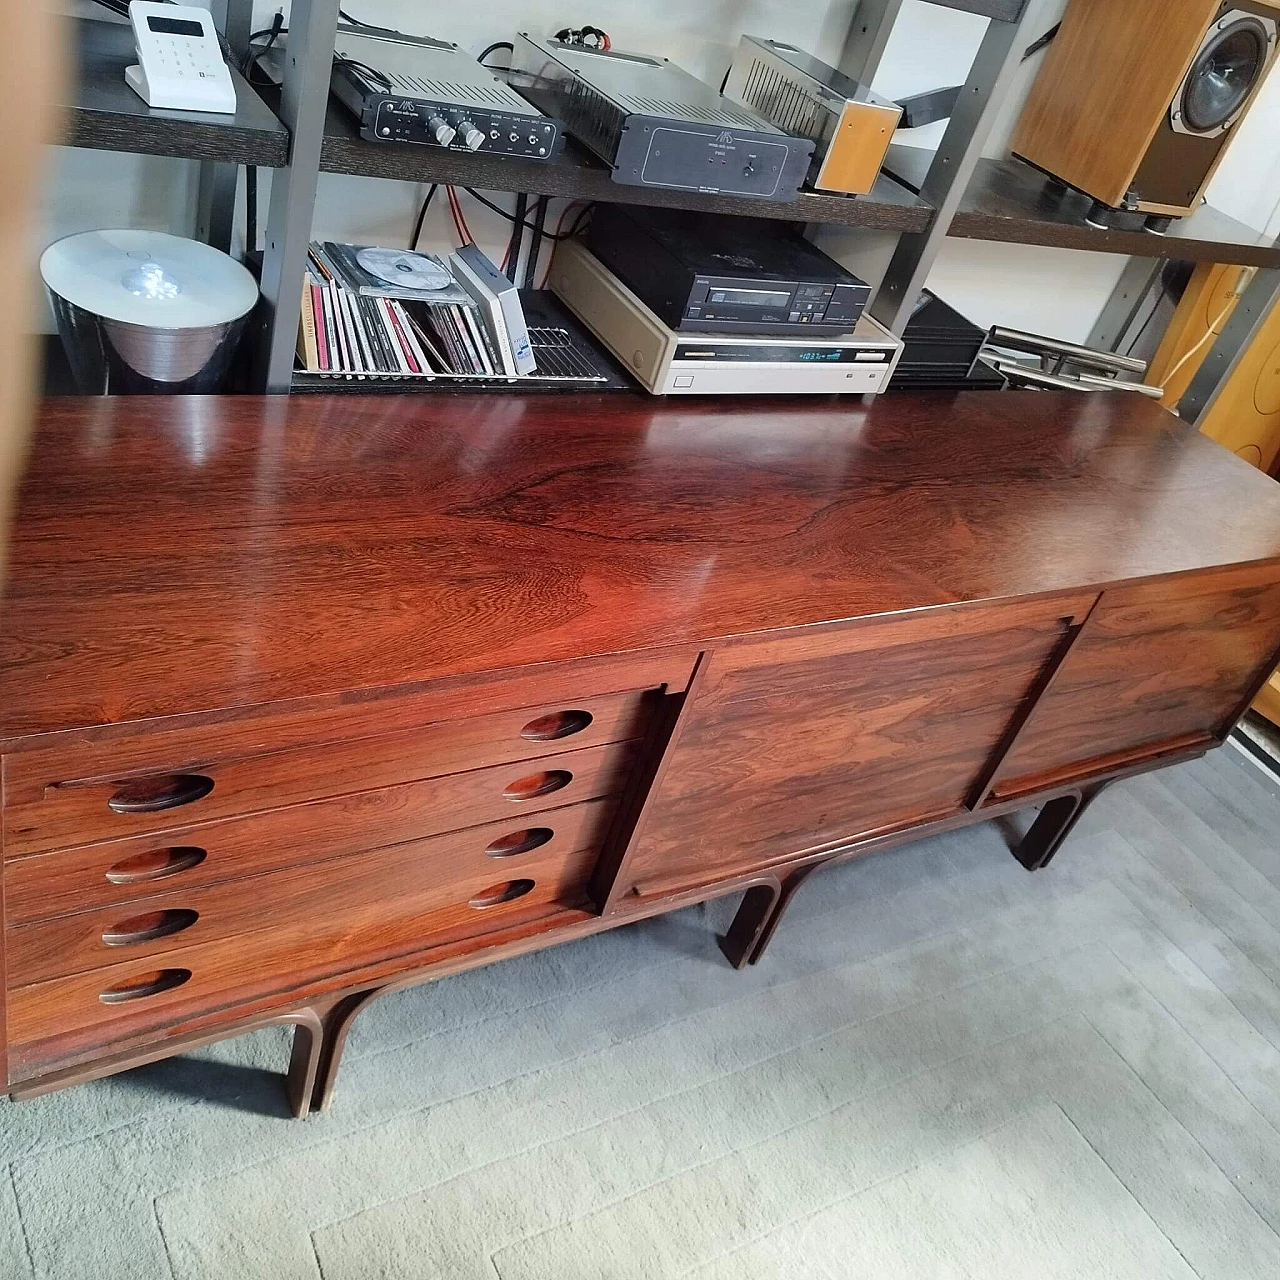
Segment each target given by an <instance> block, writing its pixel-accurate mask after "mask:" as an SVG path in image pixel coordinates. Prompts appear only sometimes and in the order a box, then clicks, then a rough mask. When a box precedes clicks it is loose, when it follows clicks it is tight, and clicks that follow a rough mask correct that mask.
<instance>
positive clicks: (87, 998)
mask: <svg viewBox="0 0 1280 1280" xmlns="http://www.w3.org/2000/svg"><path fill="white" fill-rule="evenodd" d="M594 858H595V853H594V851H592V850H583V851H580V852H578V853H576V854H574V855H570V856H568V857H566V856H564V855H563V854H554V855H551V856H548V857H546V858H540V857H539V855H538V854H537V853H534V854H532V855H531V856H530V859H529V860H528V861H526V862H524V863H523V865H522V866H521V867H520V868H519V875H518V878H521V879H528V880H532V881H533V886H534V887H533V888H532V889H531V890H530V891H529V892H528V893H527V894H525V895H524V896H522V897H519V898H516V899H514V900H512V901H509V902H499V903H497V904H495V905H493V906H489V907H484V908H480V907H473V906H471V905H470V903H471V901H473V900H476V899H478V898H480V897H481V896H482V895H484V893H485V891H486V890H489V889H491V888H492V887H494V886H495V885H498V884H500V883H504V882H508V881H511V880H514V879H516V878H517V876H516V875H515V874H514V873H511V872H507V873H504V872H503V871H502V870H501V869H500V868H499V869H486V870H485V873H484V874H474V873H473V874H472V876H470V877H468V878H465V879H460V880H458V881H457V882H455V883H454V885H453V886H452V889H451V892H450V893H449V894H443V893H441V891H440V890H438V889H437V888H436V887H435V886H434V885H431V884H418V885H414V884H407V885H405V884H401V885H394V886H393V885H388V884H371V883H369V882H366V881H361V880H358V879H357V880H356V881H355V882H354V883H351V884H348V885H344V886H343V889H344V892H345V893H346V894H347V896H346V897H345V898H344V897H341V896H339V895H337V894H334V895H332V896H331V898H330V900H329V902H328V903H327V905H326V906H325V907H324V908H323V910H320V911H319V912H318V913H316V914H313V915H310V916H303V917H300V918H297V919H292V920H289V921H288V922H287V923H281V924H279V925H277V926H276V927H274V928H271V929H267V930H263V931H258V932H253V933H248V934H243V935H240V936H238V937H232V938H223V939H218V940H215V941H211V942H207V943H204V944H203V945H198V946H192V947H185V948H178V949H174V950H170V951H167V952H165V953H163V954H162V955H159V956H147V957H146V958H143V959H140V960H131V961H126V962H124V963H121V964H116V965H111V966H110V967H108V968H103V969H97V970H94V971H91V972H85V973H78V974H74V975H72V976H70V977H66V978H58V979H54V980H52V981H49V982H42V983H35V984H32V985H30V986H25V987H11V988H10V989H9V1009H8V1016H9V1027H8V1034H9V1041H10V1076H11V1079H19V1078H22V1077H23V1076H27V1075H31V1074H34V1073H35V1072H36V1070H37V1069H39V1068H40V1067H42V1066H48V1065H51V1064H52V1063H53V1062H54V1061H55V1060H57V1059H59V1058H61V1057H64V1056H68V1055H70V1054H72V1053H74V1051H75V1048H76V1047H77V1046H79V1047H83V1046H84V1045H86V1044H97V1045H101V1046H103V1048H104V1051H105V1047H106V1046H107V1045H108V1044H110V1043H112V1042H114V1041H117V1040H119V1039H121V1038H123V1037H125V1036H127V1035H135V1034H137V1033H139V1032H143V1031H146V1030H148V1029H151V1028H155V1029H158V1028H161V1027H170V1026H175V1025H180V1024H181V1023H182V1021H183V1020H184V1019H189V1018H191V1017H193V1016H195V1015H197V1014H199V1013H202V1012H205V1011H208V1010H210V1009H212V1008H217V1007H219V1006H224V1005H230V1004H232V1003H234V1002H236V1001H240V1000H247V999H249V998H250V997H254V996H260V995H263V994H266V993H272V992H277V993H280V994H281V995H282V996H283V995H285V994H286V993H289V992H291V991H294V990H296V989H297V988H298V987H300V986H301V985H302V984H303V983H314V981H315V980H317V979H327V978H329V977H330V976H332V978H333V980H334V981H333V984H332V985H336V986H340V985H341V982H340V980H339V979H340V975H341V974H342V973H344V972H346V971H349V970H352V969H355V968H357V967H358V966H360V965H361V964H367V963H370V962H372V961H375V960H378V959H380V958H383V957H393V956H401V955H403V956H406V957H408V956H411V955H416V954H419V953H424V952H427V951H429V949H430V948H432V947H433V946H443V945H445V944H447V943H450V942H454V941H457V940H459V939H465V938H479V937H483V936H484V935H486V934H487V933H490V932H494V933H497V932H499V931H501V930H504V929H507V928H509V927H511V926H512V925H513V924H514V923H516V922H519V921H528V920H531V919H536V918H538V917H539V916H551V915H553V914H554V911H555V909H556V908H557V907H560V906H565V907H568V906H573V905H575V904H577V903H580V902H581V901H582V900H583V898H584V894H585V887H586V883H587V879H588V877H589V876H590V874H591V867H592V864H593V861H594ZM156 974H169V975H172V977H173V978H177V977H180V976H181V975H182V974H189V975H190V976H189V977H187V978H186V979H185V981H181V982H180V983H179V984H178V985H175V986H172V987H170V988H168V989H163V990H160V991H158V992H157V993H156V994H154V995H149V996H145V997H141V998H138V999H134V1000H126V1001H122V1002H120V1003H104V1002H103V1000H102V999H101V996H102V995H103V994H104V993H107V994H108V995H109V994H110V993H111V992H112V991H117V992H118V991H120V990H122V989H127V988H128V987H129V986H130V985H131V984H135V983H141V982H143V981H145V980H147V979H150V978H151V977H153V976H154V975H156ZM228 1016H234V1015H228ZM41 1042H44V1043H41Z"/></svg>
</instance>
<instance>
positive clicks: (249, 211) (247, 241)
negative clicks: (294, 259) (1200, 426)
mask: <svg viewBox="0 0 1280 1280" xmlns="http://www.w3.org/2000/svg"><path fill="white" fill-rule="evenodd" d="M288 29H289V28H288V27H286V26H285V25H284V12H283V10H280V11H277V13H276V16H275V17H274V18H272V19H271V26H270V27H268V28H267V29H266V30H265V31H256V32H254V33H253V34H252V35H250V37H249V40H248V43H249V44H250V45H252V43H253V41H254V40H257V39H259V38H260V37H261V36H266V37H267V40H266V43H265V44H264V45H263V46H262V48H261V49H250V50H249V51H248V52H247V53H246V54H245V59H244V66H243V68H242V70H243V72H244V78H245V79H246V80H247V81H248V82H249V83H250V84H252V83H253V71H254V68H255V67H256V66H257V65H258V60H259V59H260V58H262V57H263V55H264V54H266V53H267V51H268V50H269V49H270V48H271V46H272V45H273V44H275V42H276V41H277V40H278V39H279V38H280V36H281V33H283V32H285V31H288ZM244 252H245V257H249V256H250V255H251V254H255V253H257V252H258V169H257V166H256V165H252V164H247V165H245V167H244Z"/></svg>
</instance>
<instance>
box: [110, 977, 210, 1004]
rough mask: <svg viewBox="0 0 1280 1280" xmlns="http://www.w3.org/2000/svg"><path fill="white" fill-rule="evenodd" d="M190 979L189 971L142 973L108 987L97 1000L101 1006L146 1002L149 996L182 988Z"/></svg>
mask: <svg viewBox="0 0 1280 1280" xmlns="http://www.w3.org/2000/svg"><path fill="white" fill-rule="evenodd" d="M190 977H191V970H190V969H157V970H156V971H155V973H144V974H142V975H141V976H140V977H137V978H130V979H129V981H128V982H122V983H121V984H120V985H119V986H117V987H108V988H107V989H106V990H105V991H100V992H98V999H99V1000H101V1001H102V1003H103V1004H128V1003H129V1002H130V1001H131V1000H147V999H149V998H150V997H151V996H158V995H161V994H162V993H164V992H165V991H172V990H173V989H174V987H180V986H182V984H183V983H184V982H186V981H187V980H188V979H189V978H190Z"/></svg>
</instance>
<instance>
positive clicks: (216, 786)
mask: <svg viewBox="0 0 1280 1280" xmlns="http://www.w3.org/2000/svg"><path fill="white" fill-rule="evenodd" d="M649 705H650V703H649V699H648V697H647V696H646V693H645V691H643V690H632V691H629V692H625V693H612V694H606V695H603V696H597V697H591V698H583V699H580V700H572V701H566V702H557V703H551V704H543V705H540V706H526V707H521V708H519V709H516V710H511V711H500V712H496V713H494V714H491V715H484V716H477V717H475V718H473V719H466V720H444V721H440V722H438V723H434V724H424V725H421V726H419V727H415V728H413V729H408V730H405V731H403V732H399V733H391V734H381V735H378V736H374V737H364V738H359V739H356V740H354V741H347V742H333V743H325V744H321V745H317V746H313V747H303V748H298V749H295V750H289V751H275V752H268V753H265V754H246V755H245V756H243V757H241V758H238V759H223V760H216V761H213V762H212V763H211V762H210V761H208V760H207V759H202V758H201V757H200V756H198V755H189V756H178V755H174V756H171V757H169V758H167V759H165V760H163V761H157V762H155V763H153V764H152V765H151V766H150V767H148V768H146V769H145V770H133V771H130V772H127V773H114V772H104V773H97V774H95V775H93V776H87V775H80V776H75V775H64V776H60V777H49V776H47V772H48V771H47V770H45V771H42V770H41V769H40V756H39V753H32V754H31V755H23V754H18V755H15V756H10V757H8V758H7V759H6V760H5V809H4V823H5V826H4V852H5V857H6V858H14V857H22V856H24V855H26V854H30V853H36V852H40V851H43V850H48V849H56V848H60V847H66V846H69V845H80V844H90V843H93V842H96V841H99V840H109V839H113V838H116V837H120V836H127V835H134V834H156V833H159V832H164V831H170V830H172V829H173V828H175V827H181V826H186V825H188V824H189V823H194V822H206V821H210V820H212V819H215V818H223V817H229V816H232V815H237V814H246V813H254V812H259V811H262V810H265V809H275V808H282V807H285V806H288V805H293V804H298V803H302V802H306V801H309V800H318V799H322V798H326V797H331V796H338V795H348V794H353V793H355V792H360V791H371V790H375V789H378V788H382V787H390V786H395V785H398V784H400V783H405V782H411V781H415V780H418V779H422V778H434V777H442V776H445V775H448V774H453V773H461V772H464V771H470V770H475V769H480V768H483V767H485V766H487V765H497V764H507V763H516V762H518V761H522V760H534V759H537V758H538V757H540V756H544V755H547V754H548V753H549V752H552V751H555V750H557V749H559V748H561V747H570V746H572V747H575V748H582V747H592V746H598V745H603V744H608V743H614V742H625V741H630V740H632V739H636V738H640V737H641V736H643V734H644V732H645V728H646V723H647V717H648V712H649ZM60 763H62V764H63V765H64V766H66V765H68V764H69V763H70V761H68V760H65V759H63V760H61V761H60Z"/></svg>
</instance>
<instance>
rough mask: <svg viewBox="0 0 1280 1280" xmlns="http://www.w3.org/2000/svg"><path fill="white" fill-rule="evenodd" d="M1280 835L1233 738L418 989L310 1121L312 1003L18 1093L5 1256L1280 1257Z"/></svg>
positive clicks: (1182, 1271) (68, 1262) (8, 1149)
mask: <svg viewBox="0 0 1280 1280" xmlns="http://www.w3.org/2000/svg"><path fill="white" fill-rule="evenodd" d="M1278 831H1280V789H1277V788H1276V787H1275V786H1273V785H1272V784H1271V783H1269V782H1268V781H1267V779H1266V778H1265V777H1264V776H1263V775H1262V774H1260V773H1259V772H1258V771H1256V770H1255V769H1253V768H1252V766H1250V765H1249V764H1248V763H1246V762H1245V761H1244V760H1243V759H1242V758H1241V757H1239V756H1238V755H1236V754H1235V753H1234V752H1233V751H1232V750H1231V749H1226V750H1223V751H1220V752H1218V753H1216V754H1215V755H1214V756H1213V757H1211V758H1209V759H1208V760H1205V761H1200V762H1196V763H1194V764H1191V765H1187V766H1184V767H1180V768H1178V769H1176V770H1173V771H1171V772H1168V773H1166V774H1162V775H1158V776H1154V777H1148V778H1142V779H1137V780H1134V781H1131V782H1128V783H1126V784H1124V785H1122V786H1119V787H1116V788H1113V789H1112V790H1111V791H1110V792H1108V793H1107V794H1106V795H1105V797H1104V798H1103V800H1101V801H1099V803H1098V805H1096V806H1095V808H1094V810H1093V811H1092V812H1091V814H1090V815H1089V816H1088V818H1087V819H1086V821H1085V824H1084V825H1083V826H1082V827H1081V828H1079V829H1078V830H1077V834H1076V835H1075V837H1074V839H1073V840H1072V841H1071V842H1070V843H1069V844H1068V845H1067V847H1066V848H1065V849H1064V850H1063V852H1062V853H1061V854H1060V855H1059V857H1058V859H1057V861H1056V862H1055V863H1054V865H1053V867H1052V868H1051V869H1050V870H1049V871H1047V872H1044V873H1042V874H1040V875H1037V876H1032V875H1028V874H1027V873H1026V872H1024V871H1023V870H1022V869H1021V868H1020V867H1019V866H1017V865H1016V864H1015V863H1014V861H1013V859H1012V858H1011V857H1010V856H1009V853H1008V851H1007V848H1006V846H1005V843H1004V840H1005V833H1004V832H1002V830H1001V829H1000V828H998V827H996V826H994V825H986V826H982V827H978V828H974V829H972V830H970V831H968V832H963V833H960V834H956V835H949V836H946V837H941V838H938V839H935V840H931V841H928V842H925V843H922V844H919V845H916V846H912V847H910V848H907V849H903V850H900V851H897V852H893V853H890V854H886V855H882V856H880V857H877V858H871V859H868V860H866V861H865V862H862V863H859V864H852V865H849V866H847V867H844V868H841V869H839V870H836V871H832V872H829V873H827V874H826V875H824V876H818V877H816V878H815V879H814V880H813V881H811V882H810V884H809V886H808V887H807V889H806V890H805V892H804V893H803V894H802V895H801V897H800V898H799V899H798V901H797V903H796V905H795V907H794V908H793V911H792V914H791V915H790V917H789V918H788V920H787V922H786V924H785V925H784V927H783V929H782V930H781V932H780V934H779V936H778V938H777V940H776V942H775V944H774V946H773V949H772V950H771V951H770V953H769V955H768V956H767V957H766V959H765V961H764V962H763V964H761V965H760V966H759V967H758V968H756V969H755V970H752V971H750V972H748V973H743V974H738V973H734V972H732V971H731V970H730V969H729V968H728V967H727V966H726V965H725V964H724V962H723V960H722V959H721V958H720V956H719V953H718V952H717V950H716V947H715V943H714V939H713V933H714V930H715V929H716V928H717V927H719V928H723V926H724V924H725V923H726V922H727V919H728V916H729V914H731V911H732V904H730V903H724V904H716V905H713V906H711V907H708V908H706V909H696V910H691V911H686V912H683V913H681V914H679V915H676V916H673V917H669V918H667V919H665V920H657V921H651V922H648V923H645V924H640V925H636V926H632V927H630V928H627V929H623V930H620V931H616V932H614V933H611V934H604V935H601V936H599V937H596V938H592V939H588V940H585V941H583V942H580V943H576V944H573V945H571V946H567V947H562V948H557V949H554V950H550V951H546V952H543V953H541V954H539V955H536V956H529V957H525V958H522V959H519V960H514V961H510V962H507V963H504V964H501V965H497V966H495V967H493V968H490V969H486V970H479V971H477V972H475V973H471V974H467V975H463V976H460V977H456V978H450V979H447V980H445V981H442V982H440V983H437V984H434V985H430V986H426V987H422V988H419V989H417V990H415V991H410V992H406V993H402V994H400V995H396V996H392V997H389V998H387V999H386V1000H384V1001H382V1002H380V1003H379V1004H376V1005H374V1006H373V1007H372V1009H371V1010H370V1011H369V1012H368V1013H367V1014H366V1015H365V1017H364V1018H363V1020H362V1021H360V1022H359V1023H357V1025H356V1029H355V1032H354V1035H353V1042H352V1045H351V1049H350V1051H349V1053H348V1056H347V1060H346V1063H345V1065H344V1072H343V1076H342V1079H341V1081H340V1084H339V1093H338V1098H337V1101H336V1103H335V1105H334V1109H333V1111H332V1112H331V1113H330V1114H328V1115H326V1116H323V1117H318V1118H315V1119H312V1120H309V1121H306V1122H303V1123H299V1122H294V1121H290V1120H287V1119H285V1118H284V1108H283V1103H282V1100H281V1096H280V1092H279V1078H278V1076H276V1075H275V1074H274V1072H276V1071H279V1070H280V1069H282V1067H283V1065H284V1062H285V1060H286V1056H287V1054H286V1042H285V1040H284V1038H283V1037H282V1036H281V1035H280V1034H278V1033H277V1032H275V1031H271V1032H264V1033H259V1034H257V1035H255V1036H251V1037H246V1038H244V1039H242V1040H240V1041H237V1042H233V1043H231V1044H227V1045H222V1046H218V1047H216V1048H215V1049H211V1050H208V1051H205V1052H204V1053H202V1054H200V1055H197V1056H193V1057H191V1058H183V1059H177V1060H173V1061H170V1062H167V1063H159V1064H156V1065H155V1066H152V1067H149V1068H144V1069H141V1070H139V1071H136V1072H133V1073H131V1074H128V1075H125V1076H119V1077H116V1078H114V1079H111V1080H105V1081H100V1082H98V1083H96V1084H92V1085H87V1086H82V1087H80V1088H77V1089H72V1090H68V1091H66V1092H64V1093H61V1094H56V1095H53V1096H50V1097H47V1098H43V1099H38V1100H36V1101H33V1102H27V1103H22V1104H15V1105H11V1104H4V1103H0V1277H4V1280H19V1278H22V1280H26V1278H28V1277H41V1278H44V1277H49V1278H50V1280H53V1278H56V1280H98V1278H99V1277H108V1276H109V1277H111V1278H112V1280H123V1278H124V1277H134V1276H137V1277H146V1278H147V1280H152V1278H155V1277H160V1278H161V1280H163V1278H165V1277H169V1276H175V1277H182V1278H184V1280H185V1278H187V1277H210V1278H215V1277H216V1278H218V1280H228V1278H230V1277H235V1278H236V1280H250V1278H252V1277H263V1278H264V1280H288V1278H291V1277H305V1278H306V1280H315V1278H316V1277H318V1276H319V1277H323V1278H324V1280H356V1278H357V1277H360V1278H363V1277H375V1276H376V1277H412V1278H413V1280H419V1278H421V1280H429V1278H430V1277H442V1278H443V1277H448V1278H449V1280H465V1278H469V1277H476V1278H477V1280H479V1278H480V1277H483V1278H484V1280H495V1278H496V1280H576V1278H578V1277H582V1278H583V1280H587V1278H590V1280H599V1278H601V1277H604V1278H607V1280H625V1278H627V1277H675V1276H689V1277H697V1278H698V1280H729V1277H735V1278H737V1277H750V1278H751V1280H766V1278H770V1277H776V1278H778V1280H782V1278H783V1277H785V1278H786V1280H797V1278H803V1280H813V1278H819V1280H821V1278H824V1277H832V1278H834V1277H841V1278H842V1280H843V1278H845V1277H858V1278H859V1280H861V1278H862V1277H874V1278H875V1280H894V1278H908V1277H909V1278H910V1280H935V1278H937V1277H947V1278H948V1280H954V1278H960V1277H965V1278H969V1277H972V1278H974V1280H977V1278H978V1277H981V1278H982V1280H993V1278H999V1277H1010V1278H1017V1280H1048V1278H1056V1277H1079V1278H1080V1280H1084V1278H1085V1277H1088V1278H1089V1280H1098V1278H1099V1277H1124V1278H1128V1277H1133V1278H1134V1280H1153V1278H1163V1277H1179V1278H1183V1277H1193V1276H1199V1277H1204V1278H1205V1280H1208V1278H1210V1277H1212V1278H1214V1280H1253V1278H1256V1280H1274V1278H1275V1277H1276V1276H1280V1236H1278V1235H1277V1231H1278V1230H1280V840H1278V839H1277V832H1278Z"/></svg>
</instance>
